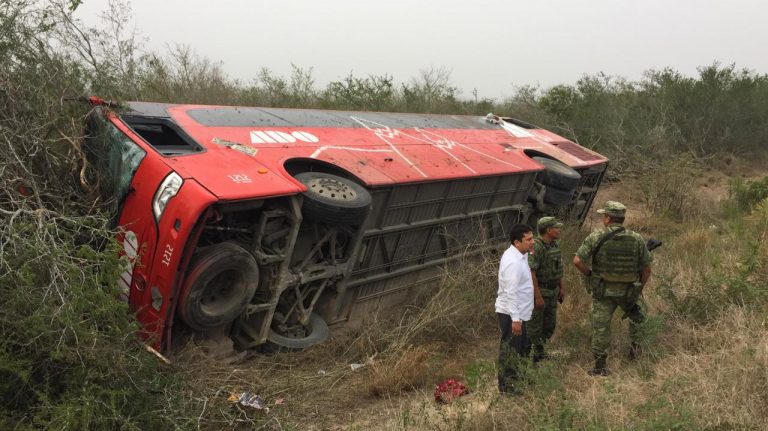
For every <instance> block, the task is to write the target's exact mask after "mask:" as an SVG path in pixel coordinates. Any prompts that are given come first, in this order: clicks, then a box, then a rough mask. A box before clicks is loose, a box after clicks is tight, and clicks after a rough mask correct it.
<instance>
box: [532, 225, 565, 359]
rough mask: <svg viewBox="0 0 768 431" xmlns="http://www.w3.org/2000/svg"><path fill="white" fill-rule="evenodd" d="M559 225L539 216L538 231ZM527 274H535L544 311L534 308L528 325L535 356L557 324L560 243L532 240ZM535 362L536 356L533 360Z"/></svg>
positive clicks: (561, 273)
mask: <svg viewBox="0 0 768 431" xmlns="http://www.w3.org/2000/svg"><path fill="white" fill-rule="evenodd" d="M561 226H562V223H560V222H558V221H557V220H556V219H555V218H554V217H542V218H541V219H540V220H539V223H538V228H539V230H540V229H541V228H544V227H557V228H559V227H561ZM528 264H529V266H530V267H531V271H533V272H534V273H536V280H537V282H538V285H539V291H540V292H541V296H542V297H543V298H544V308H541V309H539V310H536V309H534V310H533V314H532V316H531V320H530V322H528V338H529V339H530V340H531V344H532V345H533V347H534V352H535V354H536V353H538V354H539V355H543V352H544V344H545V343H546V342H547V341H548V340H549V339H550V338H551V337H552V334H554V332H555V326H556V325H557V301H558V297H559V295H560V280H561V279H562V278H563V258H562V255H561V253H560V241H558V240H552V241H550V242H549V244H547V243H545V242H544V240H543V239H542V238H541V236H537V237H536V241H535V243H534V248H533V253H531V254H530V255H529V256H528ZM534 359H536V357H534Z"/></svg>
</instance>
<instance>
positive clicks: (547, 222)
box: [536, 217, 563, 230]
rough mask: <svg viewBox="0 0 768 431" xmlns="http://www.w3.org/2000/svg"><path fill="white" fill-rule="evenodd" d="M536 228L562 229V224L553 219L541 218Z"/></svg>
mask: <svg viewBox="0 0 768 431" xmlns="http://www.w3.org/2000/svg"><path fill="white" fill-rule="evenodd" d="M536 227H537V228H538V229H539V230H541V229H544V228H547V227H563V224H562V223H560V222H559V221H558V220H557V219H556V218H554V217H542V218H540V219H539V222H538V223H537V224H536Z"/></svg>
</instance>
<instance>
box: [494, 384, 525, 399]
mask: <svg viewBox="0 0 768 431" xmlns="http://www.w3.org/2000/svg"><path fill="white" fill-rule="evenodd" d="M499 393H500V394H501V395H506V396H508V397H516V396H519V395H522V394H523V392H522V391H521V390H520V389H517V388H516V387H514V386H512V385H509V386H507V387H506V388H503V389H502V388H499Z"/></svg>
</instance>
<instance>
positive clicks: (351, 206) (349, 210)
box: [296, 172, 371, 224]
mask: <svg viewBox="0 0 768 431" xmlns="http://www.w3.org/2000/svg"><path fill="white" fill-rule="evenodd" d="M296 179H297V180H299V181H300V182H301V183H302V184H304V185H305V186H307V191H306V192H305V193H304V204H303V206H302V212H303V213H304V216H305V217H306V218H308V219H312V220H316V221H321V222H325V223H331V224H338V223H356V222H359V221H361V220H362V219H363V217H365V214H366V212H367V211H368V207H370V206H371V194H370V193H369V192H368V190H366V189H365V187H363V186H361V185H360V184H358V183H356V182H354V181H352V180H350V179H348V178H344V177H340V176H337V175H333V174H327V173H325V172H302V173H300V174H297V175H296Z"/></svg>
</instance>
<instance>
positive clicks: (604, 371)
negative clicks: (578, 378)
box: [587, 367, 611, 377]
mask: <svg viewBox="0 0 768 431" xmlns="http://www.w3.org/2000/svg"><path fill="white" fill-rule="evenodd" d="M587 374H589V375H590V376H592V377H597V376H601V377H606V376H610V375H611V370H609V369H608V368H605V367H603V368H597V367H595V368H592V369H591V370H589V371H587Z"/></svg>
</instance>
